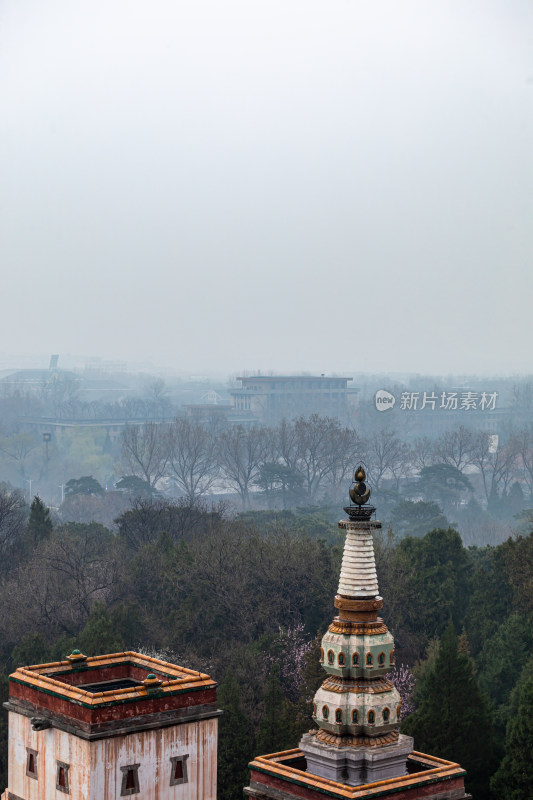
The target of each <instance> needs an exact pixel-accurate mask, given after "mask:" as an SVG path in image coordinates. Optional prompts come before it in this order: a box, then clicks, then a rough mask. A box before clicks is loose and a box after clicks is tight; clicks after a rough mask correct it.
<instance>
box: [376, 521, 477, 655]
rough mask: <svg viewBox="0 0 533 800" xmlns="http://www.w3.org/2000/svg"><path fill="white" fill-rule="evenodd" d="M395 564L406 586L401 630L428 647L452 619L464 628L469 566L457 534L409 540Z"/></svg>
mask: <svg viewBox="0 0 533 800" xmlns="http://www.w3.org/2000/svg"><path fill="white" fill-rule="evenodd" d="M395 561H396V563H397V564H398V568H399V571H400V574H401V576H402V577H401V580H402V583H403V585H402V594H403V598H402V600H403V603H402V607H401V608H400V609H399V615H400V624H401V625H402V627H404V626H405V627H406V628H407V629H408V630H409V631H411V632H412V633H413V634H414V635H415V636H416V637H417V638H418V639H419V642H420V643H421V644H425V643H426V642H427V641H428V640H429V639H432V638H434V637H435V636H442V634H443V633H444V631H445V629H446V625H447V624H448V621H449V620H450V619H452V620H453V622H454V623H455V625H456V626H457V627H461V626H462V622H463V616H464V613H465V607H466V601H467V598H468V591H469V586H470V584H469V564H468V559H467V554H466V550H465V549H464V547H463V543H462V541H461V536H460V535H459V533H457V531H455V530H453V529H452V528H448V530H433V531H430V532H429V533H426V535H425V536H423V537H422V538H420V539H414V538H413V537H411V536H407V537H406V538H405V539H402V540H401V542H400V544H399V545H398V548H397V551H396V553H395ZM403 575H405V576H406V578H403ZM391 592H394V593H396V592H398V588H397V587H393V588H391V589H389V595H390V594H391ZM407 598H408V599H407ZM391 624H392V621H391Z"/></svg>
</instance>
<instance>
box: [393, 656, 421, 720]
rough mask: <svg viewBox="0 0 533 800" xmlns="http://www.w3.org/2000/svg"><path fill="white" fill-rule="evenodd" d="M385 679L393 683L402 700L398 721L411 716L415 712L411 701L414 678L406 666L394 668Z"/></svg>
mask: <svg viewBox="0 0 533 800" xmlns="http://www.w3.org/2000/svg"><path fill="white" fill-rule="evenodd" d="M387 678H388V679H389V680H390V681H392V682H393V684H394V686H395V688H396V689H397V690H398V692H399V695H400V697H401V700H402V707H401V711H400V719H401V720H402V719H405V717H407V716H409V714H412V713H413V711H414V710H415V704H414V701H413V690H414V688H415V676H414V675H413V673H412V672H411V670H410V669H409V667H408V666H407V665H406V664H400V665H399V666H394V667H393V668H392V669H391V671H390V672H389V673H388V675H387Z"/></svg>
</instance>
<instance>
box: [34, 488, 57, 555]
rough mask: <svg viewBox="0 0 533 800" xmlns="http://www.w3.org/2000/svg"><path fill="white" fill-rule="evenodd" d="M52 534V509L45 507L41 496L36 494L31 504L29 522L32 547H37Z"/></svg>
mask: <svg viewBox="0 0 533 800" xmlns="http://www.w3.org/2000/svg"><path fill="white" fill-rule="evenodd" d="M51 533H52V520H51V519H50V509H49V508H48V507H47V506H45V504H44V503H43V501H42V500H41V498H40V497H39V495H37V494H36V495H35V497H34V498H33V502H32V504H31V508H30V518H29V521H28V534H29V537H30V542H31V544H32V546H33V547H35V546H36V545H38V544H39V543H40V542H42V541H43V540H44V539H48V537H49V536H50V534H51Z"/></svg>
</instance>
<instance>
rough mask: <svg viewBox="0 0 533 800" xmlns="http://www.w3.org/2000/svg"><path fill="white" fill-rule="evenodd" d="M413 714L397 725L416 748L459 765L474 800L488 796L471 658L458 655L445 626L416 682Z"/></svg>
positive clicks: (485, 712) (487, 724)
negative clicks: (412, 738) (433, 657)
mask: <svg viewBox="0 0 533 800" xmlns="http://www.w3.org/2000/svg"><path fill="white" fill-rule="evenodd" d="M414 701H415V704H416V711H415V712H414V714H412V715H411V716H409V717H407V719H406V720H405V721H404V723H403V724H402V731H403V732H404V733H407V734H408V735H410V736H414V738H415V741H416V746H417V749H419V750H421V751H422V752H425V753H438V754H439V756H440V757H441V758H447V759H450V760H452V761H458V762H459V763H460V764H461V765H462V766H463V767H464V768H465V769H466V770H467V773H468V778H467V786H468V787H469V789H470V790H471V791H472V792H473V794H474V796H475V797H476V798H479V800H483V798H487V797H488V782H489V778H490V775H491V772H492V770H493V768H494V766H495V763H494V753H495V747H494V740H493V734H492V725H491V719H490V713H489V707H488V703H487V700H486V698H485V696H484V695H483V694H482V692H481V691H480V689H479V687H478V684H477V681H476V677H475V674H474V665H473V663H472V660H471V659H470V657H469V656H468V655H467V654H466V653H464V652H461V651H460V649H459V647H458V640H457V636H456V633H455V629H454V627H453V625H452V623H450V624H449V625H448V627H447V629H446V631H445V633H444V635H443V637H442V639H441V643H440V647H439V650H438V653H437V655H436V658H435V660H434V662H433V664H432V665H431V666H430V667H428V668H427V669H426V670H425V672H423V673H422V675H421V676H420V678H419V681H418V683H417V687H416V691H415V695H414Z"/></svg>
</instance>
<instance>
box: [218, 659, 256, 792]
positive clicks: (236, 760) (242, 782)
mask: <svg viewBox="0 0 533 800" xmlns="http://www.w3.org/2000/svg"><path fill="white" fill-rule="evenodd" d="M218 704H219V706H220V708H221V709H222V710H223V711H224V714H223V715H222V717H221V718H220V721H219V728H218V730H219V734H218V789H217V797H218V800H234V798H236V797H240V795H241V794H242V790H243V787H244V786H246V784H247V783H248V778H249V775H248V763H249V761H250V760H251V759H252V758H253V747H252V737H251V735H250V734H251V731H250V724H249V722H248V719H247V717H246V715H245V714H244V712H243V711H242V708H241V690H240V686H239V683H238V681H237V679H236V678H235V676H234V675H233V674H232V673H231V672H230V671H229V670H228V672H227V673H226V677H225V678H224V681H223V683H222V684H221V686H220V689H219V691H218Z"/></svg>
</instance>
